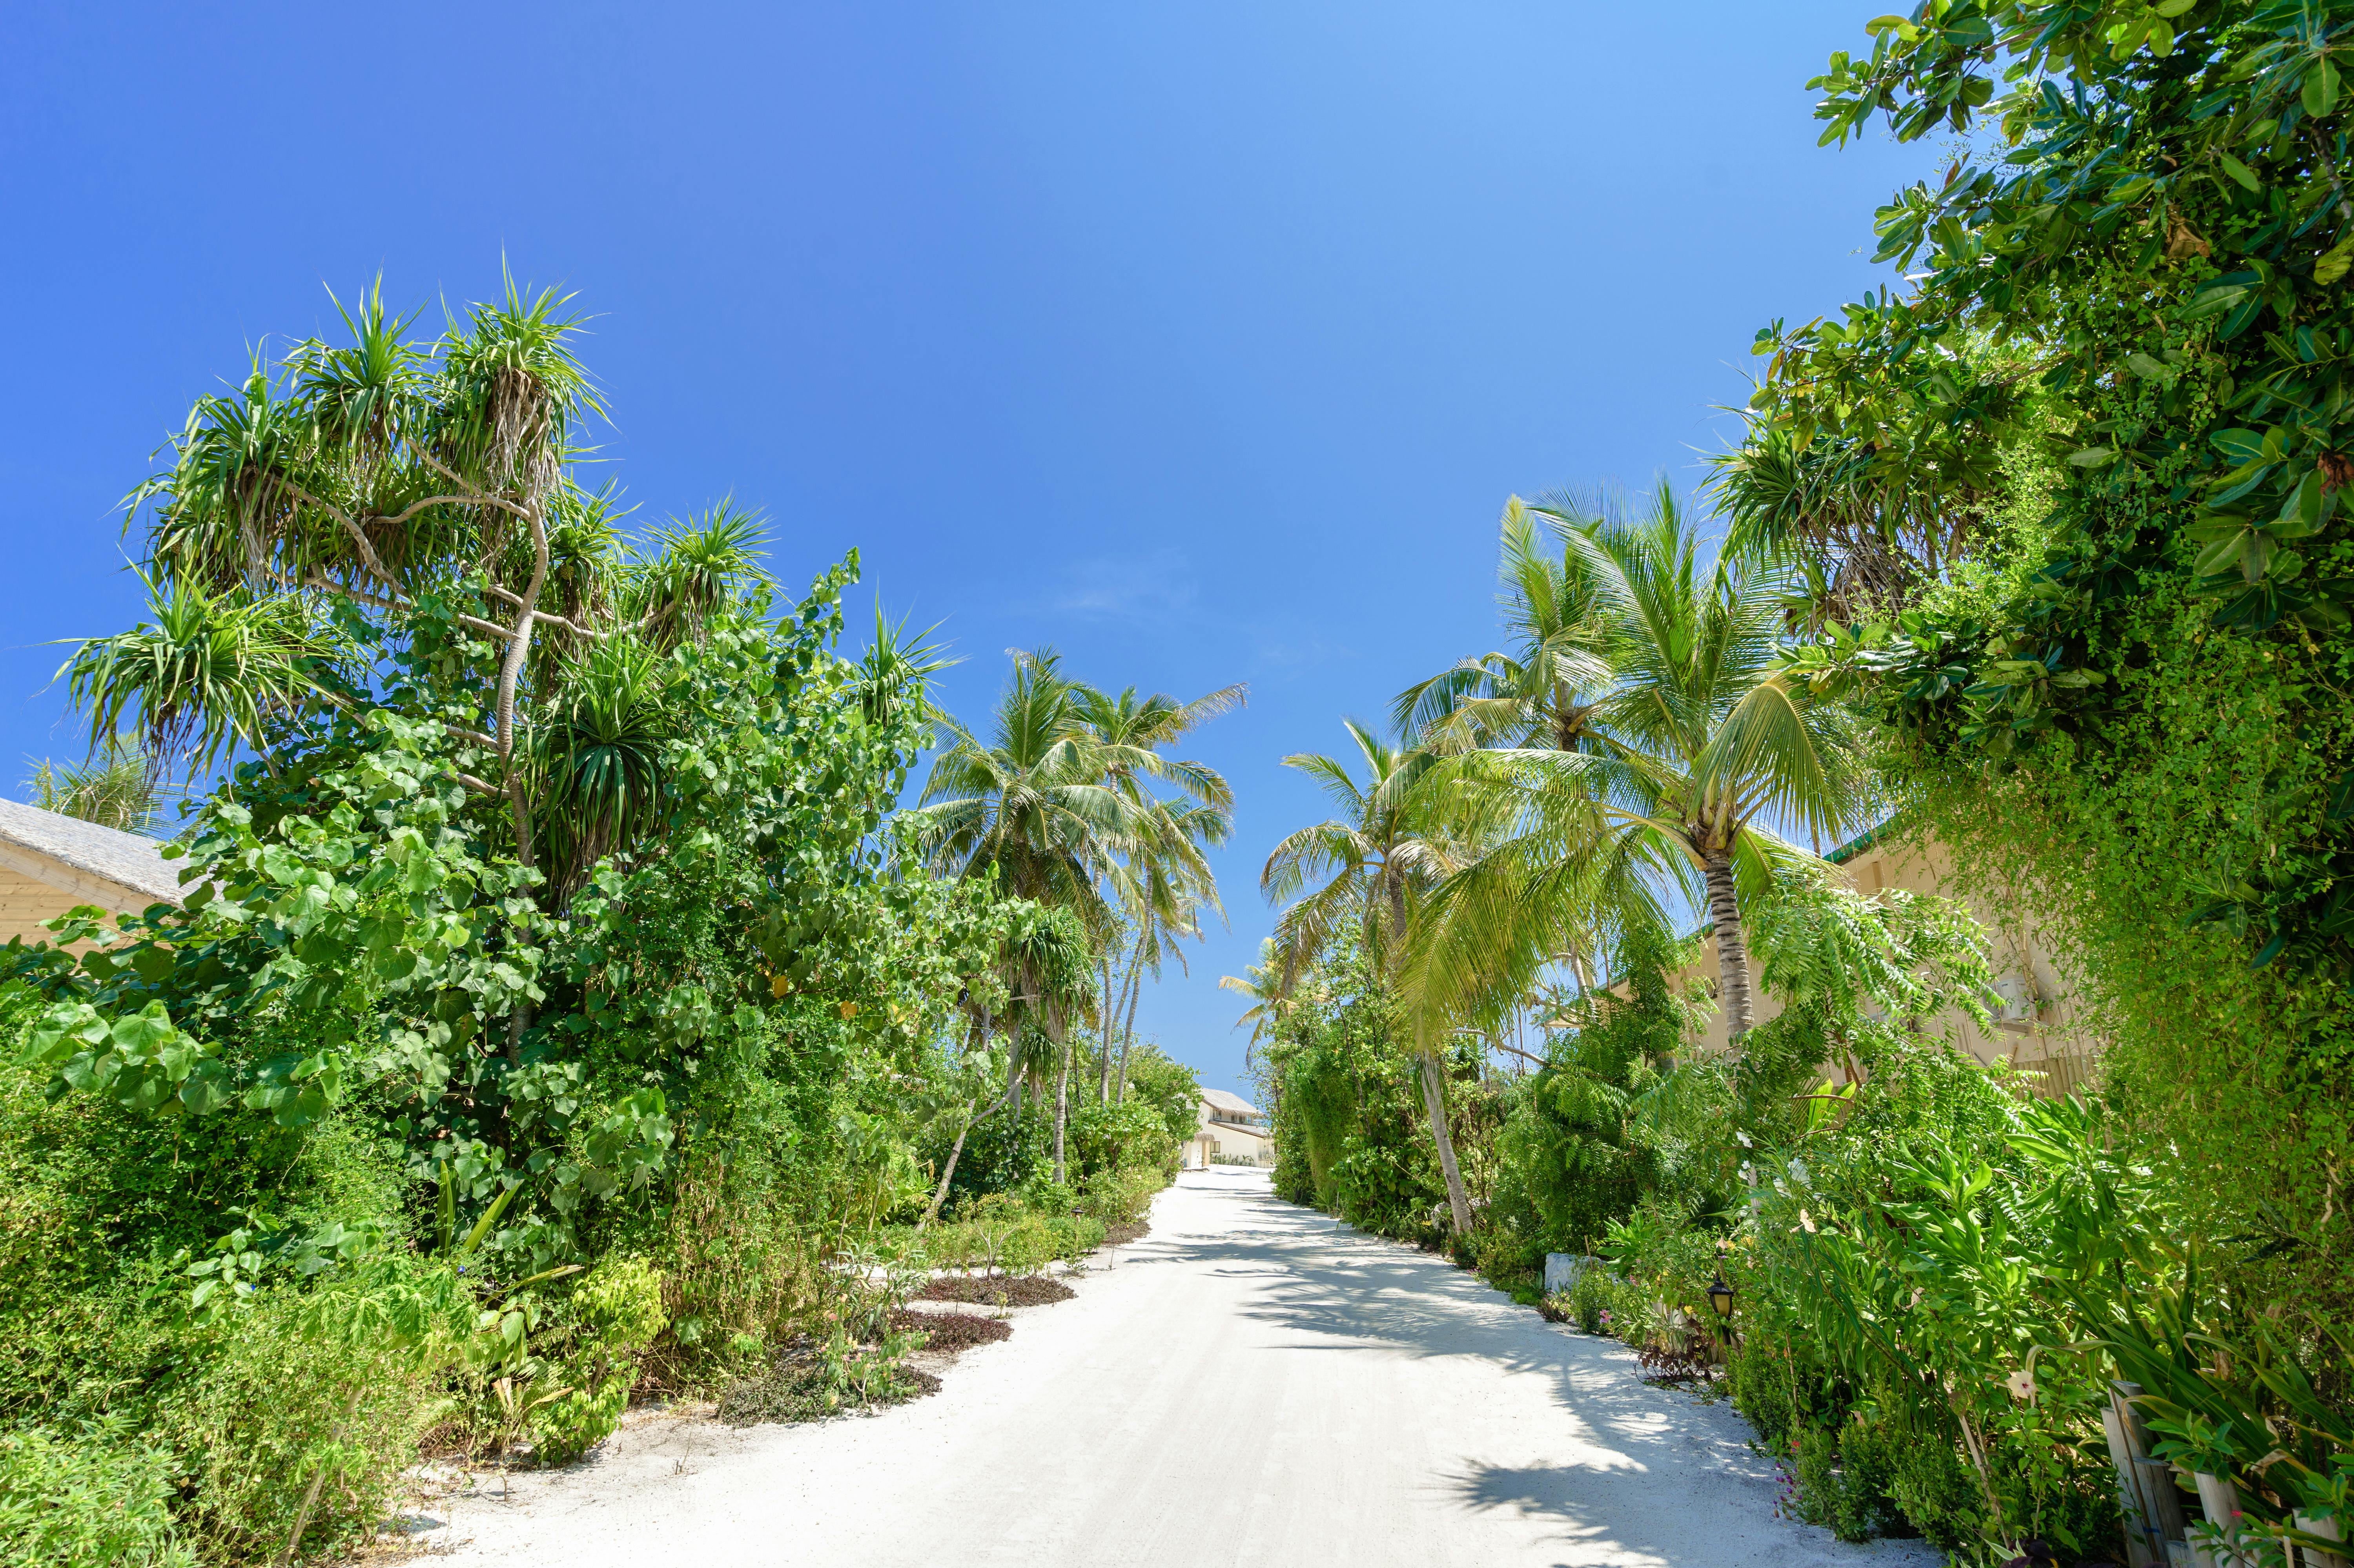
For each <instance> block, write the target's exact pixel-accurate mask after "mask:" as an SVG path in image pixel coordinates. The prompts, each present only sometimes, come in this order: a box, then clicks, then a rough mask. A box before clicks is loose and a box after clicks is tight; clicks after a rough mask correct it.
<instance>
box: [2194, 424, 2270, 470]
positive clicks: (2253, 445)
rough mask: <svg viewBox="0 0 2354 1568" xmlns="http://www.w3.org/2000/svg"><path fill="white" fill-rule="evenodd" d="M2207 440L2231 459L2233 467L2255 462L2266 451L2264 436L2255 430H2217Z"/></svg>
mask: <svg viewBox="0 0 2354 1568" xmlns="http://www.w3.org/2000/svg"><path fill="white" fill-rule="evenodd" d="M2207 440H2209V441H2210V442H2211V443H2212V444H2213V446H2214V448H2215V450H2217V451H2219V452H2221V453H2222V454H2223V455H2224V456H2225V457H2226V458H2228V459H2230V460H2231V462H2232V467H2233V468H2239V467H2242V466H2243V465H2245V464H2247V463H2252V462H2254V461H2257V460H2258V459H2259V458H2261V457H2263V456H2264V437H2263V436H2262V435H2261V434H2259V433H2258V432H2256V431H2254V430H2243V429H2229V430H2217V431H2216V432H2215V433H2214V434H2213V435H2211V436H2209V437H2208V438H2207Z"/></svg>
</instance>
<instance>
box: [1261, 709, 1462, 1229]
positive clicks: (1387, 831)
mask: <svg viewBox="0 0 2354 1568" xmlns="http://www.w3.org/2000/svg"><path fill="white" fill-rule="evenodd" d="M1342 723H1343V724H1344V725H1345V726H1347V728H1348V732H1349V738H1350V739H1351V740H1352V742H1353V743H1354V744H1355V746H1356V750H1357V757H1356V758H1355V762H1356V763H1357V764H1359V765H1361V766H1362V767H1363V770H1364V775H1365V776H1364V779H1363V781H1362V782H1360V780H1359V779H1358V776H1357V775H1356V774H1355V773H1353V772H1352V771H1351V764H1350V763H1348V762H1344V761H1342V760H1341V759H1340V758H1333V757H1328V756H1324V755H1322V754H1320V753H1313V752H1301V753H1298V754H1296V755H1294V756H1290V757H1287V758H1284V759H1283V764H1284V766H1285V767H1287V768H1298V769H1299V771H1301V772H1303V773H1306V774H1308V775H1309V776H1310V778H1312V779H1315V780H1316V781H1317V783H1318V784H1319V785H1320V786H1321V787H1322V789H1323V790H1324V793H1325V795H1326V796H1327V798H1329V799H1330V800H1331V801H1332V803H1333V804H1334V805H1335V806H1336V807H1338V808H1339V810H1338V814H1336V815H1334V816H1332V817H1331V818H1329V819H1327V820H1326V821H1321V822H1318V823H1316V824H1314V825H1313V826H1310V827H1305V828H1301V829H1299V831H1298V832H1293V833H1291V834H1290V835H1288V837H1286V838H1285V839H1284V840H1283V841H1282V842H1279V843H1278V844H1277V845H1276V846H1275V850H1274V853H1271V854H1269V855H1268V856H1267V868H1266V870H1265V871H1264V872H1263V873H1261V874H1260V877H1259V887H1260V889H1261V891H1263V892H1264V893H1265V894H1266V895H1267V899H1268V901H1269V902H1271V903H1275V904H1279V905H1284V906H1286V907H1285V909H1284V913H1283V916H1282V918H1281V920H1280V921H1279V922H1278V925H1277V927H1276V938H1275V939H1276V951H1277V954H1278V958H1279V961H1280V965H1281V969H1282V981H1281V983H1282V985H1283V987H1284V989H1285V990H1286V991H1288V990H1289V988H1290V986H1291V985H1292V983H1293V982H1294V981H1295V980H1297V979H1298V977H1299V974H1300V972H1301V971H1302V970H1303V969H1306V967H1307V966H1308V965H1309V964H1310V963H1311V962H1312V961H1313V960H1314V959H1316V957H1317V955H1319V954H1320V953H1321V952H1322V951H1323V950H1324V949H1325V948H1327V947H1328V946H1329V945H1330V944H1331V941H1332V940H1333V938H1335V937H1336V936H1338V935H1339V934H1340V933H1341V931H1342V930H1344V929H1345V928H1346V927H1348V926H1349V925H1350V924H1352V923H1353V924H1355V925H1356V926H1357V927H1359V928H1360V929H1361V930H1362V932H1363V938H1364V948H1365V951H1366V953H1367V954H1368V955H1373V956H1375V958H1376V961H1377V964H1378V967H1379V969H1380V971H1381V973H1382V976H1383V980H1384V984H1387V985H1392V986H1394V985H1395V984H1396V983H1397V981H1398V980H1399V979H1400V978H1401V976H1402V974H1403V971H1404V969H1405V959H1406V955H1407V948H1406V938H1407V934H1408V931H1409V929H1410V927H1411V921H1412V918H1413V914H1414V910H1415V906H1416V904H1417V903H1418V902H1419V900H1420V899H1421V898H1422V896H1423V895H1425V894H1426V893H1427V892H1428V891H1429V890H1430V889H1431V888H1433V887H1435V886H1437V885H1438V884H1439V883H1440V882H1441V881H1443V880H1444V879H1445V878H1446V877H1447V875H1448V874H1451V873H1453V872H1454V871H1455V870H1457V869H1458V866H1459V865H1460V864H1461V863H1462V858H1463V853H1464V848H1465V845H1464V842H1463V838H1462V833H1461V828H1462V824H1461V823H1460V822H1459V821H1450V820H1449V819H1448V818H1447V815H1446V814H1445V813H1444V812H1440V811H1437V810H1432V807H1433V805H1434V801H1433V800H1432V798H1431V797H1430V796H1429V795H1428V794H1427V793H1426V792H1418V791H1417V790H1416V787H1415V786H1416V781H1417V780H1418V779H1420V777H1421V776H1422V775H1423V774H1424V773H1425V772H1426V771H1427V770H1428V768H1429V767H1430V765H1431V762H1432V758H1430V756H1429V755H1428V754H1427V753H1426V752H1422V751H1418V750H1416V749H1414V748H1413V747H1399V746H1392V745H1390V744H1388V743H1387V742H1385V741H1384V740H1383V739H1382V738H1381V737H1380V736H1377V735H1375V734H1374V733H1373V731H1372V730H1370V729H1368V728H1367V727H1365V726H1363V725H1362V724H1360V723H1358V722H1357V721H1356V720H1354V719H1345V720H1343V721H1342ZM1414 1051H1415V1055H1416V1065H1417V1067H1418V1070H1419V1072H1420V1075H1421V1079H1422V1095H1423V1107H1424V1109H1425V1110H1426V1112H1427V1114H1428V1116H1429V1118H1430V1136H1431V1140H1432V1142H1433V1143H1434V1144H1435V1145H1436V1146H1437V1151H1438V1166H1439V1171H1440V1172H1441V1174H1442V1175H1443V1176H1444V1177H1445V1179H1446V1182H1447V1205H1448V1207H1449V1210H1450V1211H1451V1212H1452V1213H1453V1215H1454V1219H1455V1228H1456V1229H1457V1230H1458V1231H1462V1232H1468V1231H1469V1230H1470V1228H1471V1201H1470V1196H1469V1193H1468V1192H1466V1191H1465V1189H1464V1185H1463V1173H1462V1170H1461V1167H1460V1166H1459V1165H1458V1162H1457V1160H1456V1158H1455V1139H1454V1138H1453V1136H1452V1134H1451V1133H1450V1132H1449V1130H1448V1128H1447V1079H1446V1072H1445V1069H1444V1068H1443V1066H1442V1065H1441V1064H1440V1062H1439V1059H1438V1049H1437V1044H1436V1041H1435V1038H1434V1037H1433V1036H1432V1035H1431V1033H1430V1032H1429V1031H1427V1030H1425V1029H1421V1028H1417V1029H1416V1035H1415V1040H1414Z"/></svg>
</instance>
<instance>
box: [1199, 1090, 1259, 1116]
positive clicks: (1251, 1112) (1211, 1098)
mask: <svg viewBox="0 0 2354 1568" xmlns="http://www.w3.org/2000/svg"><path fill="white" fill-rule="evenodd" d="M1202 1098H1203V1099H1204V1101H1205V1102H1207V1103H1208V1105H1209V1107H1210V1108H1211V1109H1212V1110H1222V1111H1232V1112H1234V1113H1235V1115H1237V1116H1257V1115H1258V1107H1257V1106H1255V1105H1253V1104H1251V1103H1250V1101H1248V1100H1246V1099H1245V1098H1243V1097H1242V1096H1240V1095H1230V1094H1228V1093H1226V1091H1225V1090H1224V1089H1204V1090H1203V1091H1202Z"/></svg>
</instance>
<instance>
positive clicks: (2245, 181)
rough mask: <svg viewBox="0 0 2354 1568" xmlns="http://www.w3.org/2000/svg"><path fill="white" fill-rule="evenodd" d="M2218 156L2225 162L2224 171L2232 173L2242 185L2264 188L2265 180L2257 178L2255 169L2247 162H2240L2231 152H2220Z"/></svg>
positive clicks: (2256, 189)
mask: <svg viewBox="0 0 2354 1568" xmlns="http://www.w3.org/2000/svg"><path fill="white" fill-rule="evenodd" d="M2216 156H2217V157H2218V158H2219V159H2220V160H2221V163H2222V164H2223V172H2224V173H2225V174H2227V175H2231V176H2232V178H2233V179H2235V180H2237V181H2239V182H2240V183H2241V184H2242V185H2245V186H2247V187H2248V188H2249V189H2250V190H2252V191H2260V190H2263V189H2264V182H2263V181H2262V180H2259V179H2257V178H2256V175H2255V171H2254V170H2253V169H2251V168H2249V167H2248V165H2247V164H2243V163H2242V162H2240V160H2239V159H2237V158H2235V157H2233V156H2232V154H2229V153H2219V154H2216Z"/></svg>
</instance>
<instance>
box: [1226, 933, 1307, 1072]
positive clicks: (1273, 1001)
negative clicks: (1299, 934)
mask: <svg viewBox="0 0 2354 1568" xmlns="http://www.w3.org/2000/svg"><path fill="white" fill-rule="evenodd" d="M1218 988H1219V989H1220V990H1221V991H1233V992H1234V993H1235V995H1237V996H1241V997H1244V998H1246V999H1247V1000H1248V1001H1249V1002H1250V1006H1249V1007H1247V1008H1246V1009H1244V1010H1243V1015H1242V1016H1241V1017H1240V1018H1237V1019H1235V1028H1237V1029H1239V1028H1241V1027H1242V1026H1243V1025H1244V1024H1246V1023H1247V1024H1249V1025H1250V1041H1249V1043H1248V1044H1246V1045H1245V1046H1244V1047H1243V1065H1245V1066H1246V1067H1247V1066H1249V1065H1251V1059H1252V1056H1253V1054H1255V1053H1256V1052H1257V1050H1258V1044H1259V1042H1260V1041H1262V1040H1264V1039H1266V1038H1267V1035H1268V1034H1269V1033H1273V1032H1274V1031H1275V1030H1276V1029H1278V1028H1279V1027H1281V1025H1282V1022H1283V1016H1284V1014H1285V1013H1286V1012H1289V1011H1290V1007H1291V996H1290V990H1289V988H1288V987H1287V986H1286V985H1285V984H1284V983H1283V955H1282V952H1281V950H1280V949H1279V948H1278V947H1277V946H1276V941H1275V938H1272V937H1268V938H1264V939H1262V940H1261V941H1260V943H1259V945H1258V962H1257V963H1255V964H1250V965H1247V966H1246V967H1245V969H1243V972H1242V973H1241V974H1239V975H1220V976H1219V977H1218Z"/></svg>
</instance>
